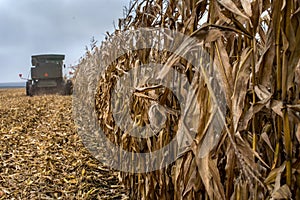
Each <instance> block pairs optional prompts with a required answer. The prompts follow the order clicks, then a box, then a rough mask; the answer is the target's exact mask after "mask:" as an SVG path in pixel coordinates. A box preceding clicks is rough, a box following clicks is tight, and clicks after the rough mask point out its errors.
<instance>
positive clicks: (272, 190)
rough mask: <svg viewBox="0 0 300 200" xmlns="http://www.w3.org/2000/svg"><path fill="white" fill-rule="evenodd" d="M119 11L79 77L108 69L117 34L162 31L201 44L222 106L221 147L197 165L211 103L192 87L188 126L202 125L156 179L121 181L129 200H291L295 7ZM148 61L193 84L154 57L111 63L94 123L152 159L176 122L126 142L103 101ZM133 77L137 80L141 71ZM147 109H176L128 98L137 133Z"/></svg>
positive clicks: (135, 55) (296, 128)
mask: <svg viewBox="0 0 300 200" xmlns="http://www.w3.org/2000/svg"><path fill="white" fill-rule="evenodd" d="M126 11H127V15H126V17H125V18H124V19H120V20H119V26H118V28H117V30H116V31H115V32H114V33H113V34H108V35H107V39H106V41H104V42H103V43H102V45H101V47H100V48H96V49H94V51H92V52H87V55H86V57H85V58H84V59H83V60H82V62H81V64H80V66H79V67H80V68H84V67H85V66H87V65H96V64H97V63H98V62H100V61H104V62H105V61H106V62H107V63H109V62H110V61H111V58H114V55H111V53H112V52H115V49H116V48H118V47H120V44H118V43H114V37H117V36H118V34H119V32H120V31H126V30H132V29H137V28H140V27H160V28H169V29H172V30H176V31H178V32H181V33H184V34H185V35H187V36H190V37H195V38H197V39H198V40H199V41H200V42H201V43H202V45H203V48H204V49H205V50H206V51H207V52H208V53H209V56H210V58H211V60H213V62H212V63H213V64H211V67H213V66H215V68H216V70H217V71H218V72H219V74H220V76H219V77H218V78H219V80H218V81H219V82H220V83H221V85H222V86H223V91H224V94H225V99H226V105H227V113H226V126H224V129H223V132H222V136H221V139H220V140H217V141H213V142H217V145H216V146H215V148H213V149H212V150H211V151H210V152H209V153H208V154H207V155H206V156H202V157H199V156H198V155H199V149H200V148H201V145H203V140H204V138H205V136H206V135H208V134H210V133H209V132H208V131H205V130H206V129H205V127H206V126H207V124H209V123H211V120H210V119H211V118H210V116H211V115H212V113H211V112H210V111H211V110H210V107H211V102H210V95H211V94H210V93H209V91H208V89H207V87H206V85H205V82H204V81H203V80H202V79H201V78H200V79H199V82H198V84H197V88H198V89H197V91H198V93H197V101H198V103H199V104H200V107H201V112H200V113H201V114H200V116H199V119H193V120H200V122H201V123H200V126H199V128H198V130H197V135H196V138H195V140H194V142H193V144H192V145H191V146H190V148H189V149H188V150H186V151H185V152H184V153H183V154H181V155H180V156H179V157H178V158H177V160H176V161H175V162H174V163H173V164H172V165H170V166H168V167H166V168H164V169H161V170H157V171H154V172H149V173H141V174H132V173H126V172H121V173H120V174H121V177H122V181H123V183H124V184H125V186H126V187H127V188H128V189H129V190H130V197H131V198H133V199H282V198H283V199H290V198H292V199H300V189H299V188H300V156H299V151H300V148H299V142H300V115H299V112H300V101H299V89H300V66H299V59H300V7H299V1H297V0H284V1H282V0H274V1H268V0H265V1H263V0H253V1H248V0H240V1H239V0H210V1H208V0H169V1H162V0H135V1H132V2H131V4H130V7H129V9H127V10H126ZM153 60H155V61H157V62H159V63H162V64H165V65H167V64H168V65H170V63H172V66H170V67H174V66H175V65H180V66H183V71H184V73H186V74H187V76H190V77H191V78H192V77H193V76H194V74H193V66H191V65H189V63H186V62H184V61H183V60H182V59H180V58H178V57H176V56H175V57H174V56H173V57H172V55H170V54H169V53H168V52H164V51H160V52H158V51H157V50H156V49H155V48H153V49H144V50H139V51H131V52H128V53H127V54H126V55H123V56H122V57H119V58H118V59H117V60H115V61H114V62H112V63H111V64H110V65H109V66H108V67H107V68H106V69H105V75H103V76H102V77H101V78H100V81H99V83H98V90H97V91H98V92H97V94H96V109H97V112H98V118H99V123H100V124H101V127H102V129H103V130H104V132H105V134H106V136H107V137H108V138H109V139H110V140H111V141H112V142H114V143H115V144H117V145H119V146H122V148H124V149H125V150H128V151H131V152H143V153H147V152H151V151H153V150H157V149H160V148H162V147H163V146H165V145H167V144H168V143H169V142H170V140H171V139H172V138H173V137H174V134H175V133H176V131H177V130H178V127H177V125H178V116H176V115H168V116H167V118H168V119H167V121H166V127H165V128H163V129H162V130H161V131H160V132H159V134H158V135H156V136H155V137H151V138H147V139H137V138H134V137H131V136H129V135H128V133H126V132H123V131H121V130H119V129H117V128H116V126H115V122H114V119H113V116H112V113H111V112H112V111H111V107H110V100H111V97H110V91H111V89H112V88H113V86H114V85H115V84H116V82H117V78H116V77H118V76H122V74H124V73H125V72H126V71H129V70H132V69H134V68H135V67H137V68H138V67H139V65H140V64H147V63H149V61H153ZM170 60H171V61H170ZM167 61H168V62H167ZM135 70H137V71H138V73H142V72H141V69H135ZM124 71H125V72H124ZM128 81H129V82H128V84H130V81H131V80H128ZM136 81H138V80H136ZM148 87H150V86H148ZM157 97H163V98H157ZM153 101H156V102H159V103H161V104H163V105H167V106H168V107H170V108H172V109H174V110H176V109H178V104H177V102H176V99H175V98H174V96H173V95H172V94H171V93H170V91H168V90H154V92H152V93H150V92H148V91H144V92H141V93H139V95H133V100H132V102H133V103H132V104H131V105H130V106H131V114H132V119H133V120H135V121H137V122H138V123H139V124H141V125H143V124H146V123H149V117H148V115H147V113H148V109H149V105H150V104H151V103H153ZM119 103H120V104H122V102H119ZM124 106H126V105H124ZM209 137H211V140H214V138H213V136H209ZM178 142H181V141H178ZM166 156H167V155H166ZM128 164H130V163H128Z"/></svg>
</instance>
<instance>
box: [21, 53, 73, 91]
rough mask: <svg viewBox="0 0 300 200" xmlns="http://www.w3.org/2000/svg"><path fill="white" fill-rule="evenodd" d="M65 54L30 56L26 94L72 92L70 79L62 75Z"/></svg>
mask: <svg viewBox="0 0 300 200" xmlns="http://www.w3.org/2000/svg"><path fill="white" fill-rule="evenodd" d="M64 59H65V55H58V54H45V55H33V56H31V63H32V66H33V67H31V79H27V82H26V95H28V96H33V95H42V94H61V95H70V94H72V81H71V80H65V79H64V77H63V66H64V67H65V65H64V64H63V61H64Z"/></svg>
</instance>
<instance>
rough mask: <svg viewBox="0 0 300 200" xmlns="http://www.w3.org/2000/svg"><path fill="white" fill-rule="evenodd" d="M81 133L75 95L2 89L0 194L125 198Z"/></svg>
mask: <svg viewBox="0 0 300 200" xmlns="http://www.w3.org/2000/svg"><path fill="white" fill-rule="evenodd" d="M124 198H126V195H125V190H124V188H123V187H122V186H121V185H120V184H118V177H117V173H116V172H113V171H111V170H109V169H108V168H106V167H105V166H103V165H102V164H101V163H100V162H99V161H98V160H96V159H95V158H93V157H92V156H91V155H90V153H89V152H88V151H87V150H86V149H85V147H84V146H83V144H82V142H81V139H80V137H79V136H78V135H77V134H76V130H75V125H74V122H73V118H72V97H70V96H57V95H51V96H34V97H27V96H25V89H1V90H0V199H124Z"/></svg>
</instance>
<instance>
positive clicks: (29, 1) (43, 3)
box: [0, 0, 129, 83]
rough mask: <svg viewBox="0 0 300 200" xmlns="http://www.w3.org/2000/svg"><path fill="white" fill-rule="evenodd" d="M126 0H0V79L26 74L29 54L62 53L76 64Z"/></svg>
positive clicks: (109, 26) (15, 78) (119, 13)
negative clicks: (93, 38)
mask: <svg viewBox="0 0 300 200" xmlns="http://www.w3.org/2000/svg"><path fill="white" fill-rule="evenodd" d="M128 5H129V0H0V83H1V82H2V83H3V82H18V81H20V79H19V77H18V74H19V73H22V74H23V76H24V77H27V76H28V74H29V70H30V67H31V55H33V54H46V53H59V54H65V55H66V60H65V64H66V66H70V65H76V64H78V60H79V59H80V57H81V56H83V55H84V53H85V46H89V44H90V39H91V38H92V37H93V36H94V37H95V39H96V40H98V44H101V41H102V40H103V38H104V37H105V32H106V31H109V32H112V31H113V30H114V28H113V27H114V26H113V22H114V21H115V23H116V25H117V24H118V19H119V18H121V17H123V9H124V6H126V7H128Z"/></svg>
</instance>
